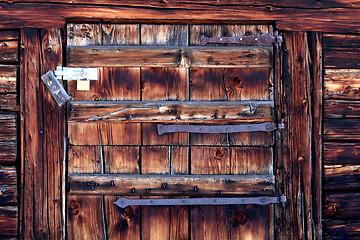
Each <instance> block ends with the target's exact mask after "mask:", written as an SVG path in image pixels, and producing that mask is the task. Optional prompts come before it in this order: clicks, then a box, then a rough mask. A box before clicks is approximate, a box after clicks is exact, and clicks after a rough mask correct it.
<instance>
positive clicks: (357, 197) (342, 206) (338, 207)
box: [324, 192, 360, 219]
mask: <svg viewBox="0 0 360 240" xmlns="http://www.w3.org/2000/svg"><path fill="white" fill-rule="evenodd" d="M359 205H360V193H359V192H355V193H333V192H332V193H325V202H324V206H325V207H324V218H337V219H344V218H345V219H350V218H355V219H356V218H359V215H360V208H359Z"/></svg>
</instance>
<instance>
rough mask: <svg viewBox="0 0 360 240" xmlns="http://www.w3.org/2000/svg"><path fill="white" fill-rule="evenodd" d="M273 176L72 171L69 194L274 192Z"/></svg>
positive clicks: (243, 193) (237, 193)
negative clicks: (82, 172)
mask: <svg viewBox="0 0 360 240" xmlns="http://www.w3.org/2000/svg"><path fill="white" fill-rule="evenodd" d="M274 181H275V178H274V176H273V175H211V176H209V175H156V174H149V175H145V174H103V175H100V174H69V194H90V195H161V196H164V195H191V196H194V195H195V196H196V195H198V196H203V195H248V194H260V195H264V194H265V195H272V194H273V190H274Z"/></svg>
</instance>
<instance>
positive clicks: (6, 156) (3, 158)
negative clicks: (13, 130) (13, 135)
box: [0, 141, 17, 163]
mask: <svg viewBox="0 0 360 240" xmlns="http://www.w3.org/2000/svg"><path fill="white" fill-rule="evenodd" d="M16 155H17V142H16V141H13V142H0V163H15V161H16Z"/></svg>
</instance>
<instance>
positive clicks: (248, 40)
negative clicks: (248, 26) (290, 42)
mask: <svg viewBox="0 0 360 240" xmlns="http://www.w3.org/2000/svg"><path fill="white" fill-rule="evenodd" d="M200 40H201V45H203V46H205V45H206V44H208V43H220V44H224V43H232V44H244V45H262V46H271V45H272V44H273V43H281V42H282V41H283V40H282V37H281V36H274V35H271V34H270V33H263V34H260V35H248V36H233V37H206V36H205V35H201V38H200Z"/></svg>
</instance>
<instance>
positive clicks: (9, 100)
mask: <svg viewBox="0 0 360 240" xmlns="http://www.w3.org/2000/svg"><path fill="white" fill-rule="evenodd" d="M0 110H3V111H18V110H19V107H18V104H17V96H16V94H0Z"/></svg>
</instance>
